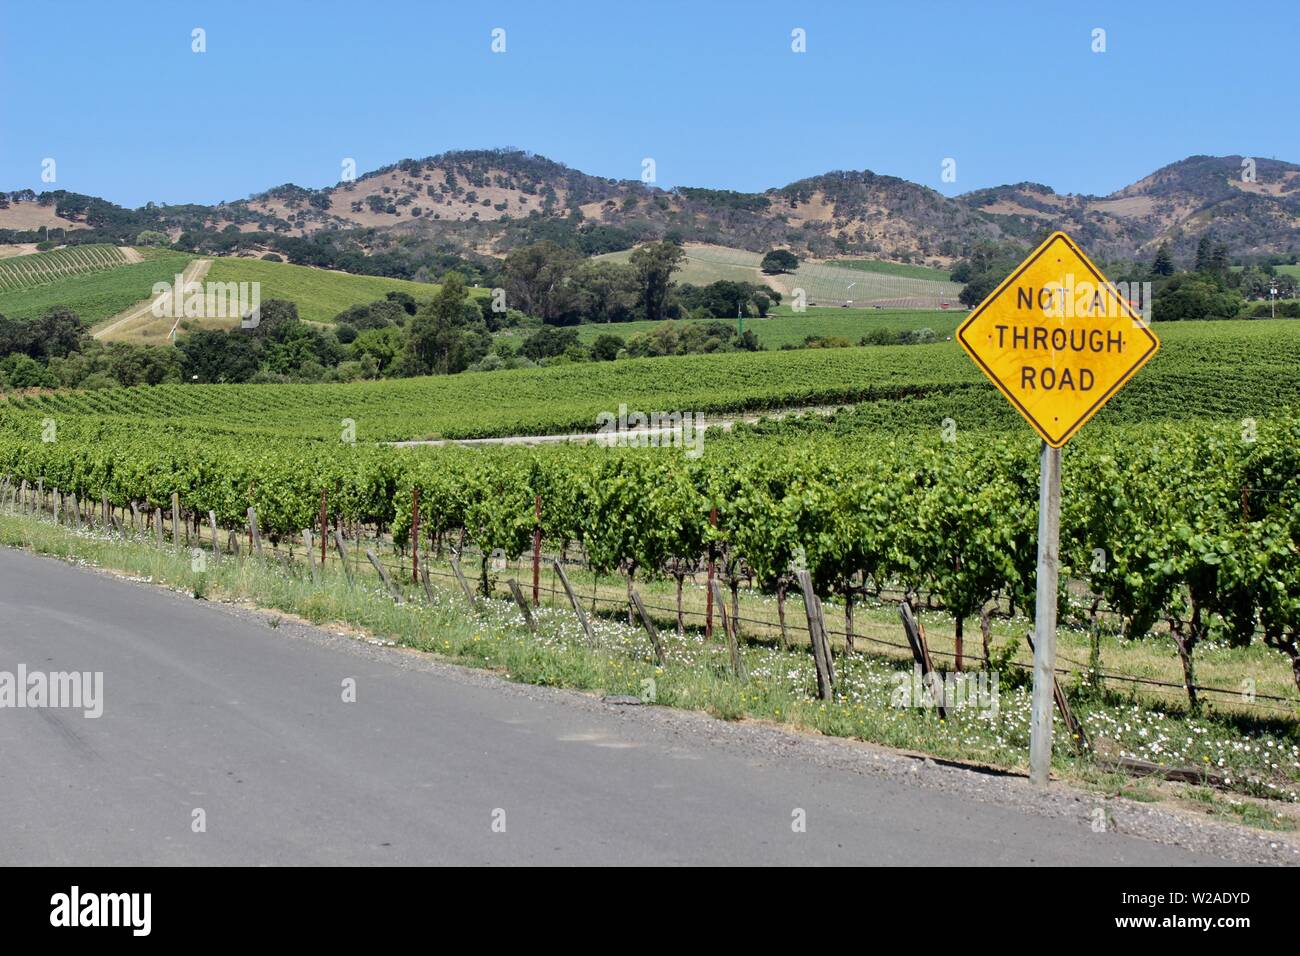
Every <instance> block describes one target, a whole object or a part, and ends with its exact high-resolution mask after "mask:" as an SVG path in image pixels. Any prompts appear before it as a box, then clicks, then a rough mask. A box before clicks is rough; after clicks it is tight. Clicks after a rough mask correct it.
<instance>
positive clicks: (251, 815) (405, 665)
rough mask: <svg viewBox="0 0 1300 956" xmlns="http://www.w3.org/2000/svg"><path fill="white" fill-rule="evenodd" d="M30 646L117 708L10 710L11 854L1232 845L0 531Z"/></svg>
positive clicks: (797, 852)
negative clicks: (506, 678) (213, 597)
mask: <svg viewBox="0 0 1300 956" xmlns="http://www.w3.org/2000/svg"><path fill="white" fill-rule="evenodd" d="M20 663H21V664H25V665H26V667H27V670H28V671H29V672H32V671H43V672H51V671H72V670H76V671H92V672H93V671H102V672H103V675H104V677H103V680H104V686H103V697H104V711H103V715H102V716H101V717H99V718H88V717H86V716H84V715H83V713H82V712H81V711H80V710H66V709H62V710H56V709H49V708H46V709H17V708H5V709H0V755H2V756H0V821H2V829H0V864H3V865H13V864H69V865H88V864H89V865H94V864H509V863H518V864H577V863H587V864H671V863H701V864H703V863H713V864H733V863H760V864H763V863H804V864H842V863H845V864H846V863H858V864H948V865H968V864H1027V863H1039V864H1062V865H1089V864H1116V863H1120V864H1147V865H1180V864H1198V863H1215V862H1222V861H1221V860H1219V859H1217V858H1216V857H1214V856H1211V855H1209V854H1206V853H1201V852H1198V853H1193V852H1189V851H1187V850H1184V849H1181V848H1179V847H1175V846H1167V845H1162V844H1158V843H1154V842H1148V841H1146V840H1144V839H1140V838H1137V837H1133V836H1126V835H1122V834H1117V833H1113V832H1105V833H1095V832H1093V831H1092V829H1091V828H1090V827H1089V826H1088V825H1087V824H1086V819H1087V818H1086V815H1085V814H1084V813H1080V814H1079V819H1077V820H1068V819H1060V818H1052V817H1050V816H1039V815H1035V814H1033V813H1026V812H1024V810H1023V808H1017V807H1015V806H1007V805H997V804H996V803H983V802H979V801H977V800H972V799H971V798H970V797H969V795H966V794H963V793H961V792H946V791H944V790H943V789H931V788H926V787H924V786H919V785H918V786H909V785H907V784H906V783H905V782H900V781H899V780H897V779H892V778H889V777H888V776H882V775H878V774H877V775H873V774H871V773H862V772H853V771H852V770H848V769H845V768H844V767H843V766H840V765H837V764H835V763H834V762H833V761H832V762H829V763H828V762H826V761H823V760H819V759H815V758H814V757H812V756H809V755H808V754H807V753H806V752H805V749H806V748H805V747H804V746H803V744H802V743H801V742H800V740H799V738H798V737H797V735H793V734H789V733H786V732H784V731H782V730H779V729H768V728H762V727H754V726H752V725H750V728H749V729H745V730H743V731H742V730H740V729H738V728H739V725H726V724H722V723H720V722H717V721H712V720H710V719H708V718H705V717H703V716H702V715H696V714H684V713H680V712H673V711H667V710H664V709H660V708H641V707H616V706H613V705H610V704H605V703H601V702H600V701H599V700H597V699H595V698H592V697H590V696H588V695H580V694H575V693H569V692H565V691H556V690H549V689H542V688H527V687H519V686H516V685H509V684H507V683H505V682H503V681H500V680H498V679H496V678H494V677H491V676H490V675H485V674H481V673H478V672H473V671H465V670H462V669H460V668H455V667H450V666H447V665H442V664H438V663H436V662H433V661H430V660H429V659H428V658H427V657H424V656H422V655H416V654H413V653H409V652H403V651H400V650H397V649H391V648H380V647H375V646H373V645H369V644H367V643H365V642H364V641H359V640H356V639H353V638H348V637H344V636H341V635H339V634H336V633H331V632H328V631H322V630H320V629H316V628H310V627H306V626H302V625H298V624H286V625H284V626H280V627H275V628H273V627H270V626H268V623H267V618H266V616H265V615H261V614H259V613H257V612H251V611H241V610H237V609H232V608H226V607H222V606H217V605H212V604H209V603H207V602H202V601H196V600H194V599H193V598H191V597H188V596H186V595H181V594H175V593H171V592H167V591H162V590H160V589H156V588H152V587H149V586H147V585H143V584H138V583H133V582H128V581H123V580H117V579H113V578H111V577H109V576H107V575H104V574H102V573H98V572H94V571H91V570H87V569H84V568H79V567H75V566H72V565H69V564H66V563H63V562H59V561H56V560H53V559H50V558H42V557H37V556H33V555H30V554H26V553H23V552H19V551H11V550H0V671H9V672H16V671H17V667H18V665H19V664H20ZM345 678H354V679H355V681H356V701H355V702H351V703H348V702H344V701H343V691H342V685H343V681H344V679H345ZM711 728H718V730H717V731H716V732H715V731H714V730H713V729H711ZM836 746H839V745H836ZM963 773H964V772H963ZM196 809H201V810H202V811H203V813H204V817H205V823H206V829H205V830H204V832H194V829H193V825H192V823H193V820H194V818H195V817H194V811H195V810H196ZM796 809H799V810H802V811H803V813H804V816H805V819H806V832H802V833H800V832H794V828H793V826H792V822H793V820H794V818H795V814H796ZM494 822H495V823H496V824H497V827H496V828H495V829H494ZM502 823H504V832H498V830H499V829H500V826H501V824H502Z"/></svg>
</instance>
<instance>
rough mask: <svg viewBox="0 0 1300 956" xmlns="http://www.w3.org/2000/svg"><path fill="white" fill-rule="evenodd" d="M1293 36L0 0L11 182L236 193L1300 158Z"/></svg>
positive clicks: (502, 10) (897, 11) (1153, 22)
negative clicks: (649, 166) (497, 177)
mask: <svg viewBox="0 0 1300 956" xmlns="http://www.w3.org/2000/svg"><path fill="white" fill-rule="evenodd" d="M1162 10H1163V11H1167V12H1160V11H1162ZM195 27H201V28H203V29H204V30H206V34H207V52H206V53H202V54H196V53H193V52H191V31H192V29H193V28H195ZM496 27H500V28H503V29H504V30H505V31H506V33H505V38H506V52H505V53H503V54H494V53H493V52H492V51H491V49H490V44H491V31H492V30H493V28H496ZM1097 27H1100V28H1103V29H1105V31H1106V52H1105V53H1093V52H1092V50H1091V45H1092V31H1093V29H1094V28H1097ZM795 28H802V29H803V30H805V31H806V37H807V52H806V53H801V54H799V53H794V52H792V51H791V31H792V30H793V29H795ZM1297 37H1300V4H1297V3H1296V2H1295V0H1290V2H1268V0H1252V2H1251V3H1249V4H1232V3H1223V2H1215V3H1202V2H1197V0H1188V2H1179V3H1160V4H1156V3H1136V2H1133V0H1129V2H1122V3H1097V2H1086V3H1080V2H1072V3H1066V2H1044V0H1039V2H1037V3H1011V2H998V0H987V2H960V3H958V2H953V3H945V2H926V0H910V2H893V0H879V2H809V0H803V2H787V3H766V2H760V0H754V2H748V3H729V2H709V0H695V2H690V3H677V2H640V3H636V2H615V0H607V2H604V3H586V2H581V3H580V2H566V0H548V2H541V0H531V2H525V3H487V2H458V3H444V2H437V0H425V2H401V0H395V2H385V0H372V2H369V3H357V2H337V0H314V2H310V3H300V2H297V0H257V2H248V0H220V2H217V0H206V2H195V0H168V2H135V3H133V2H130V0H126V2H114V3H108V2H102V0H94V2H65V0H41V2H32V0H0V89H3V90H4V91H5V95H4V96H3V97H0V189H6V190H8V189H18V188H24V187H31V188H34V189H38V190H40V189H48V188H64V189H69V190H73V191H76V192H84V193H90V194H93V195H100V196H104V197H106V198H108V199H111V200H113V201H115V202H118V203H121V204H123V205H128V206H137V205H140V204H142V203H144V202H146V201H148V200H154V201H157V202H169V203H177V202H187V201H189V202H216V201H218V200H222V199H226V200H230V199H239V198H242V197H244V196H247V195H248V194H250V193H253V192H257V191H260V190H262V189H265V188H268V187H270V186H273V185H277V184H279V183H283V182H290V181H291V182H296V183H299V184H301V185H305V186H323V185H329V184H332V183H334V182H336V181H337V180H338V178H339V169H340V163H341V161H342V159H343V158H344V157H353V158H355V159H356V161H357V167H358V170H359V171H362V172H364V171H366V170H370V169H374V168H376V167H379V166H383V165H386V164H388V163H391V162H395V161H396V160H398V159H401V158H404V157H419V156H427V155H430V154H434V153H439V152H442V151H444V150H448V149H459V148H475V147H489V146H517V147H520V148H523V149H528V150H531V151H533V152H537V153H541V154H543V155H545V156H549V157H551V158H552V159H556V160H559V161H560V162H563V163H566V164H567V165H569V166H572V167H575V168H578V169H581V170H583V171H585V172H589V173H593V174H596V175H602V176H613V177H618V178H637V177H638V176H639V175H640V172H641V161H642V159H643V158H644V157H653V158H654V159H655V162H656V166H657V172H658V182H659V185H662V186H665V187H671V186H675V185H692V186H711V187H716V188H729V189H740V190H761V189H765V188H767V187H770V186H779V185H784V184H785V183H787V182H791V181H793V180H795V179H799V178H801V177H804V176H809V175H814V174H817V173H820V172H825V171H827V170H831V169H872V170H875V171H876V172H880V173H887V174H892V175H897V176H902V177H905V178H907V179H911V180H914V181H916V182H919V183H922V184H925V185H928V186H932V187H934V188H936V189H939V190H940V191H942V192H944V193H947V194H950V195H951V194H955V193H959V192H965V191H968V190H971V189H976V188H980V187H983V186H990V185H997V184H1000V183H1011V182H1018V181H1021V180H1034V181H1038V182H1045V183H1047V184H1048V185H1050V186H1052V187H1053V188H1055V189H1057V190H1058V191H1062V192H1067V191H1080V192H1090V193H1096V194H1105V193H1109V192H1111V191H1113V190H1115V189H1118V188H1120V187H1122V186H1124V185H1127V184H1128V183H1130V182H1132V181H1133V180H1135V179H1138V178H1140V177H1141V176H1143V175H1145V174H1147V173H1149V172H1151V171H1152V170H1154V169H1156V168H1158V167H1159V166H1162V165H1165V164H1166V163H1169V162H1173V161H1175V160H1178V159H1182V158H1184V157H1186V156H1188V155H1192V154H1197V153H1209V154H1215V155H1222V154H1242V155H1250V156H1257V157H1276V158H1278V159H1286V160H1291V161H1300V122H1298V121H1297V119H1296V115H1295V110H1294V97H1295V91H1296V89H1297V87H1300V79H1298V75H1297V73H1296V51H1295V50H1294V48H1293V46H1294V43H1295V41H1296V39H1297ZM46 157H52V158H54V159H55V160H56V162H57V183H56V185H54V186H49V185H46V184H43V183H42V182H41V179H40V173H41V161H42V160H43V159H44V158H46ZM949 157H951V158H953V159H955V160H956V161H957V167H956V170H957V180H956V182H955V183H945V182H942V181H941V178H940V173H941V164H942V162H943V160H944V159H945V158H949Z"/></svg>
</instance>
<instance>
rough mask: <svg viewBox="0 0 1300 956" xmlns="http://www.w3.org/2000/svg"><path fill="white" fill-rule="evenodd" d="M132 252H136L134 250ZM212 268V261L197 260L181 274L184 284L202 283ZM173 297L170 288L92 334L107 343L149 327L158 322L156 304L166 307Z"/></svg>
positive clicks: (134, 306)
mask: <svg viewBox="0 0 1300 956" xmlns="http://www.w3.org/2000/svg"><path fill="white" fill-rule="evenodd" d="M131 251H132V252H135V250H134V249H132V250H131ZM136 255H137V256H138V255H139V253H136ZM211 266H212V260H211V259H195V260H194V261H192V262H191V263H190V264H189V265H187V266H186V267H185V271H184V272H183V273H182V274H181V275H182V278H181V282H182V284H183V285H188V284H189V283H191V282H202V281H203V277H204V276H206V275H207V274H208V269H209V268H211ZM171 296H172V292H171V289H170V288H169V289H168V290H167V291H166V292H164V293H163V294H162V295H160V296H156V297H153V298H149V299H145V300H144V301H143V302H139V303H137V304H135V305H133V306H131V308H129V309H127V310H126V311H125V312H119V313H118V314H117V315H115V316H113V317H112V318H111V319H109V320H108V321H107V322H105V323H104V324H103V325H102V326H100V327H99V328H98V329H96V330H95V331H94V332H92V333H91V335H92V336H93V337H94V338H96V339H99V340H100V341H106V340H108V339H109V338H110V337H112V336H118V335H121V334H123V333H124V332H127V331H128V330H130V329H132V328H134V327H135V326H136V325H137V324H145V325H147V324H148V323H149V322H154V321H157V319H156V317H155V316H154V314H153V307H154V303H155V302H158V303H160V304H161V305H162V306H163V307H166V306H167V305H168V304H169V303H170V300H171ZM141 319H144V320H145V321H144V322H143V323H142V322H141V321H140V320H141Z"/></svg>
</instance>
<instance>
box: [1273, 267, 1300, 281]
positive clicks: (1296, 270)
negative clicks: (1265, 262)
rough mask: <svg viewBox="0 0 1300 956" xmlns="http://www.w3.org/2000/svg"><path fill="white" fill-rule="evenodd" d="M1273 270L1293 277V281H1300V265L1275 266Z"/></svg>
mask: <svg viewBox="0 0 1300 956" xmlns="http://www.w3.org/2000/svg"><path fill="white" fill-rule="evenodd" d="M1273 268H1274V269H1276V270H1277V271H1278V272H1279V273H1280V274H1282V275H1285V276H1291V278H1293V279H1300V264H1296V265H1293V266H1274V267H1273Z"/></svg>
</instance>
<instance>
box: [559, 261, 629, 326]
mask: <svg viewBox="0 0 1300 956" xmlns="http://www.w3.org/2000/svg"><path fill="white" fill-rule="evenodd" d="M572 281H573V289H574V293H575V295H576V300H577V301H576V305H577V308H578V312H579V313H580V314H581V316H582V320H583V321H584V322H626V321H629V320H630V319H632V318H634V312H633V310H634V309H635V308H636V303H637V273H636V270H634V269H633V268H631V267H630V266H625V265H621V264H620V263H617V262H603V261H599V260H588V261H586V262H583V263H582V264H581V265H580V266H578V268H577V269H576V270H575V271H574V273H573V279H572Z"/></svg>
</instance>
